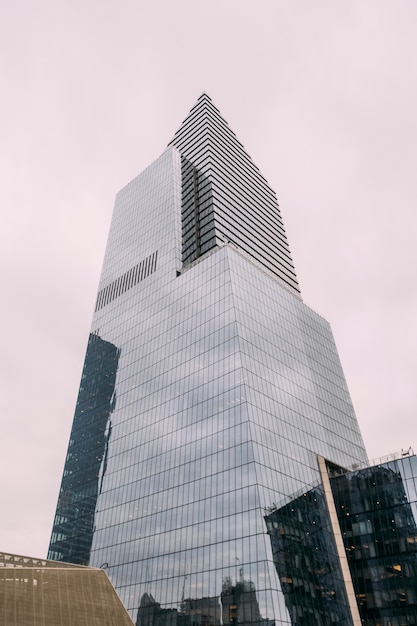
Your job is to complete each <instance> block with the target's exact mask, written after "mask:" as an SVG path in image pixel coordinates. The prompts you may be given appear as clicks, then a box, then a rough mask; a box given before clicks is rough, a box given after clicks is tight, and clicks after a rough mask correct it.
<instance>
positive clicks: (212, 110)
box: [168, 93, 300, 295]
mask: <svg viewBox="0 0 417 626" xmlns="http://www.w3.org/2000/svg"><path fill="white" fill-rule="evenodd" d="M168 145H170V146H174V147H175V148H177V149H178V151H179V152H180V154H181V157H182V179H183V197H182V205H183V263H184V264H185V265H187V264H188V263H191V262H192V261H194V260H195V259H197V258H198V257H200V256H201V255H202V254H204V253H205V252H207V251H208V250H210V249H212V248H214V247H215V246H216V245H221V244H222V243H226V242H227V243H232V244H234V245H235V246H236V247H237V248H238V249H239V250H241V251H243V252H244V253H246V254H247V255H249V256H250V257H251V258H252V259H254V260H256V261H257V262H258V263H260V264H261V265H262V266H263V267H264V268H266V269H267V270H268V271H270V272H272V273H273V274H274V275H275V276H276V277H278V278H280V279H281V281H283V283H284V284H285V285H286V286H287V288H289V289H290V290H291V291H292V292H295V293H296V294H297V295H299V292H300V289H299V286H298V282H297V277H296V274H295V269H294V264H293V261H292V258H291V253H290V250H289V246H288V241H287V237H286V234H285V230H284V225H283V222H282V218H281V213H280V210H279V206H278V202H277V198H276V194H275V192H274V191H273V190H272V189H271V187H270V186H269V184H268V182H267V181H266V179H265V178H264V176H262V174H261V172H260V171H259V169H258V167H257V166H256V165H255V164H254V163H253V161H252V159H251V158H250V156H249V155H248V153H247V152H246V150H245V149H244V147H243V145H242V144H241V143H240V141H239V140H238V138H237V137H236V135H235V134H234V132H233V131H232V130H231V128H230V127H229V125H228V123H227V122H226V121H225V120H224V119H223V117H222V116H221V114H220V111H219V110H218V109H217V108H216V107H215V106H214V104H213V102H212V100H211V98H210V97H209V96H208V95H207V94H206V93H203V94H202V95H201V96H200V97H199V98H198V100H197V102H196V104H195V105H194V106H193V108H192V109H191V111H190V113H189V114H188V116H187V117H186V118H185V120H184V122H183V123H182V125H181V127H180V128H179V129H178V131H177V132H176V133H175V135H174V137H173V139H172V140H171V141H170V142H169V144H168Z"/></svg>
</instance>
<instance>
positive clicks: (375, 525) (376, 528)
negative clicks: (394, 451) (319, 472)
mask: <svg viewBox="0 0 417 626" xmlns="http://www.w3.org/2000/svg"><path fill="white" fill-rule="evenodd" d="M329 467H330V472H329V473H330V486H331V492H332V496H331V497H332V499H333V502H334V505H335V511H336V515H337V531H336V533H334V530H332V526H331V523H330V515H329V506H328V505H329V502H328V500H326V498H325V497H324V491H323V487H322V485H318V486H316V487H315V488H313V489H311V490H310V491H307V492H306V493H304V494H302V495H300V496H298V497H295V498H294V499H290V501H289V502H287V503H286V504H284V505H283V506H280V507H278V508H277V509H276V510H275V511H273V512H272V513H270V514H269V515H267V516H266V518H265V519H266V523H267V527H268V533H269V535H270V538H271V546H272V550H273V555H274V562H275V566H276V569H277V573H278V576H279V578H280V581H281V584H282V589H283V591H284V594H285V598H286V602H287V607H288V609H289V612H290V614H291V618H292V623H293V624H312V623H314V624H316V625H318V626H330V625H331V624H351V623H352V622H351V621H350V620H351V617H350V611H349V606H348V602H347V592H346V588H345V586H344V582H343V576H342V563H341V559H339V557H338V555H337V550H336V537H335V535H336V534H338V535H339V536H340V537H341V539H342V542H343V547H344V556H345V558H346V561H347V564H348V567H349V571H350V577H351V581H352V584H353V589H354V595H355V598H354V600H355V602H356V604H357V607H358V609H359V615H360V623H361V624H363V625H364V626H406V625H408V624H417V587H416V584H417V490H416V488H417V457H416V456H410V457H406V458H401V459H397V460H393V461H391V462H389V463H385V464H382V465H377V466H374V467H367V468H365V469H359V470H356V471H354V472H346V471H345V470H342V469H341V468H338V470H337V471H336V472H335V468H334V466H332V465H331V464H330V466H329Z"/></svg>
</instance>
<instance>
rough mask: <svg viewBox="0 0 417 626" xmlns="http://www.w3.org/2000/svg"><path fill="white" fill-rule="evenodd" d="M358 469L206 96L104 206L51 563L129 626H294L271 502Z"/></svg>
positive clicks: (332, 359)
mask: <svg viewBox="0 0 417 626" xmlns="http://www.w3.org/2000/svg"><path fill="white" fill-rule="evenodd" d="M318 454H319V455H321V456H323V457H325V458H326V459H329V460H330V461H331V462H333V463H335V464H337V465H340V466H343V467H349V466H352V465H353V464H355V463H358V462H364V461H366V453H365V450H364V446H363V442H362V438H361V435H360V432H359V427H358V424H357V421H356V417H355V414H354V410H353V407H352V404H351V400H350V396H349V392H348V389H347V386H346V382H345V379H344V375H343V372H342V369H341V365H340V361H339V357H338V354H337V350H336V347H335V344H334V340H333V336H332V333H331V329H330V327H329V324H328V323H327V322H326V321H325V320H324V319H323V318H322V317H320V316H319V315H318V314H317V313H315V312H313V311H312V310H311V309H309V308H308V306H306V305H305V304H304V303H303V301H302V299H301V295H300V291H299V286H298V282H297V278H296V275H295V270H294V266H293V262H292V259H291V255H290V251H289V247H288V243H287V239H286V236H285V231H284V227H283V223H282V218H281V215H280V210H279V207H278V203H277V200H276V196H275V193H274V192H273V191H272V189H271V188H270V187H269V185H268V183H267V182H266V180H265V179H264V177H263V176H262V174H261V173H260V172H259V170H258V168H257V167H256V166H255V165H254V164H253V162H252V160H251V159H250V157H249V156H248V154H247V153H246V152H245V150H244V148H243V146H242V144H241V143H240V142H239V141H238V139H237V138H236V136H235V135H234V133H233V132H232V131H231V130H230V128H229V126H228V124H227V123H226V122H225V121H224V119H223V118H222V117H221V115H220V113H219V111H218V110H217V109H216V107H215V106H214V105H213V103H212V101H211V99H210V98H209V97H208V96H207V95H206V94H203V95H202V96H200V98H199V99H198V101H197V103H196V105H195V106H194V107H193V109H192V110H191V111H190V113H189V115H188V116H187V118H186V119H185V121H184V122H183V124H182V126H181V127H180V129H179V130H178V131H177V133H176V134H175V136H174V138H173V140H172V141H171V142H170V144H169V146H168V148H167V149H166V151H165V152H164V153H163V154H162V156H160V157H159V158H158V159H157V160H156V161H155V162H154V163H153V164H151V165H150V166H149V167H148V168H146V169H145V170H144V171H143V172H142V173H141V174H140V175H139V176H137V177H136V178H135V179H134V180H133V181H131V182H130V183H129V184H128V185H127V186H126V187H124V189H122V190H121V191H120V192H119V193H118V194H117V197H116V203H115V208H114V214H113V218H112V223H111V228H110V234H109V239H108V243H107V248H106V254H105V259H104V264H103V270H102V275H101V279H100V285H99V290H98V296H97V301H96V307H95V312H94V316H93V322H92V326H91V333H90V339H89V343H88V348H87V355H86V359H85V364H84V369H83V374H82V380H81V386H80V391H79V396H78V401H77V406H76V410H75V417H74V423H73V429H72V432H71V436H70V442H69V447H68V453H67V460H66V464H65V468H64V475H63V479H62V484H61V489H60V494H59V500H58V505H57V511H56V516H55V522H54V527H53V532H52V537H51V543H50V550H49V558H51V559H56V560H66V561H70V562H73V563H85V564H87V563H88V564H90V565H93V566H105V567H106V569H107V573H108V574H109V576H110V578H111V580H112V582H113V585H114V586H115V588H116V590H117V591H118V593H119V595H120V598H121V599H122V602H123V603H124V605H125V606H126V608H127V609H128V611H129V612H130V614H131V616H132V618H133V620H134V621H135V620H136V623H137V624H138V625H139V624H140V625H141V626H157V625H158V626H164V625H165V623H166V624H168V622H170V623H173V622H176V623H181V624H184V626H191V624H201V625H203V624H204V625H205V626H206V625H207V626H208V625H213V626H214V625H220V624H224V623H244V624H255V623H256V624H260V623H261V622H262V623H265V624H267V623H268V624H272V622H275V623H276V624H284V623H290V617H289V613H288V610H287V607H286V603H285V600H284V596H283V593H282V590H281V584H280V581H279V578H278V575H277V571H276V568H275V566H274V560H273V556H272V551H271V543H270V540H269V536H268V534H267V528H266V524H265V520H264V514H265V511H264V507H267V506H270V505H271V503H273V502H278V501H280V500H282V498H283V497H286V496H289V495H291V494H293V493H294V492H296V491H297V490H300V489H304V488H305V487H306V485H310V484H312V483H313V482H315V481H317V480H318V479H319V470H318V466H317V455H318Z"/></svg>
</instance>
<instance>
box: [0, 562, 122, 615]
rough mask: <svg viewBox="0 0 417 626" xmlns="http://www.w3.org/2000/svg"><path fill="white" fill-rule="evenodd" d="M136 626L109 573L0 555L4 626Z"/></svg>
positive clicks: (1, 606)
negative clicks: (109, 577)
mask: <svg viewBox="0 0 417 626" xmlns="http://www.w3.org/2000/svg"><path fill="white" fill-rule="evenodd" d="M75 624H76V625H77V626H116V625H117V626H133V622H132V621H131V619H130V617H129V615H128V613H127V611H126V609H125V608H124V606H123V605H122V603H121V602H120V600H119V597H118V595H117V594H116V592H115V590H114V589H113V586H112V584H111V582H110V581H109V579H108V577H107V575H106V572H105V571H104V570H102V569H96V568H92V567H83V566H81V565H71V564H68V563H61V562H57V561H47V560H43V559H34V558H31V557H25V556H17V555H13V554H5V553H4V552H3V553H0V626H74V625H75Z"/></svg>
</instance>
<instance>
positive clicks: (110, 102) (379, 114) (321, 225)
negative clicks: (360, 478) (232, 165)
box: [0, 0, 417, 556]
mask: <svg viewBox="0 0 417 626" xmlns="http://www.w3.org/2000/svg"><path fill="white" fill-rule="evenodd" d="M416 18H417V2H415V0H408V1H406V0H392V1H390V2H387V1H385V0H352V1H349V0H340V1H339V0H328V1H325V0H317V1H314V0H285V1H284V0H256V2H255V1H253V2H249V1H247V0H211V1H210V2H208V1H204V2H203V1H200V0H3V2H2V3H1V5H0V64H1V88H2V89H1V92H2V93H1V98H0V111H1V116H0V125H1V126H0V128H1V135H0V137H1V143H0V150H1V164H0V165H1V179H2V183H1V185H0V198H1V200H0V205H1V211H2V222H1V224H2V226H1V233H2V243H1V247H0V255H1V257H0V258H1V271H2V287H1V293H2V307H1V315H2V326H1V327H2V343H1V345H2V349H1V351H0V354H1V398H0V399H1V406H0V420H1V433H0V499H1V511H2V513H1V516H0V539H1V541H0V550H5V551H9V552H16V553H18V554H29V555H34V556H45V555H46V551H47V546H48V542H49V535H50V531H51V526H52V521H53V515H54V511H55V505H56V500H57V496H58V489H59V484H60V480H61V473H62V468H63V463H64V459H65V453H66V447H67V443H68V436H69V432H70V428H71V423H72V417H73V411H74V406H75V401H76V396H77V392H78V384H79V379H80V375H81V369H82V364H83V359H84V353H85V347H86V342H87V336H88V332H89V327H90V322H91V316H92V311H93V305H94V301H95V296H96V291H97V285H98V280H99V273H100V269H101V263H102V259H103V254H104V248H105V244H106V238H107V232H108V228H109V223H110V218H111V213H112V208H113V202H114V196H115V194H116V192H117V191H118V190H119V189H120V188H121V187H122V186H124V185H125V184H126V183H127V182H128V181H129V180H130V179H132V178H133V177H134V176H135V175H136V174H138V173H139V172H140V171H141V170H142V169H143V168H144V167H146V166H147V165H148V164H149V163H150V162H152V161H153V160H154V159H156V158H157V157H158V156H159V155H160V154H161V153H162V152H163V150H164V149H165V147H166V144H167V143H168V141H169V140H170V139H171V137H172V135H173V134H174V132H175V131H176V129H177V128H178V127H179V125H180V124H181V122H182V120H183V119H184V118H185V116H186V114H187V113H188V111H189V109H190V108H191V107H192V106H193V104H194V102H195V100H196V99H197V97H198V96H199V95H200V93H201V92H202V91H203V90H205V91H207V93H208V94H209V95H210V96H211V98H212V99H213V101H214V103H215V104H216V105H217V107H218V108H219V109H220V111H221V112H222V114H223V116H224V117H225V119H226V120H227V121H228V122H229V124H230V126H231V128H232V129H233V130H234V131H235V132H236V134H237V135H238V137H239V139H240V140H241V141H242V143H243V144H244V146H245V147H246V149H247V151H248V152H249V154H250V155H251V156H252V158H253V160H254V161H255V163H256V164H257V165H258V166H259V167H260V169H261V171H262V172H263V174H264V175H265V176H266V178H267V179H268V181H269V182H270V184H271V186H272V187H273V188H274V189H275V190H276V191H277V194H278V199H279V202H280V205H281V209H282V214H283V218H284V223H285V225H286V230H287V234H288V237H289V241H290V247H291V250H292V254H293V258H294V262H295V266H296V269H297V273H298V277H299V280H300V285H301V289H302V293H303V297H304V301H305V302H306V303H307V304H308V305H310V306H311V307H312V308H313V309H315V310H316V311H318V312H319V313H320V314H322V315H323V316H324V317H326V318H327V319H328V320H329V321H330V323H331V324H332V327H333V331H334V334H335V338H336V343H337V346H338V348H339V353H340V357H341V360H342V364H343V366H344V370H345V374H346V378H347V382H348V385H349V388H350V392H351V395H352V399H353V403H354V406H355V408H356V412H357V415H358V419H359V422H360V425H361V428H362V432H363V435H364V439H365V443H366V445H367V448H368V452H369V456H370V458H375V457H379V456H383V455H385V454H388V453H390V452H392V451H396V450H400V449H401V448H408V446H410V445H411V446H416V451H417V439H416V436H415V423H416V419H415V416H416V410H417V384H416V374H417V328H416V320H417V290H416V274H417V272H416V258H417V238H416V234H417V233H416V231H417V216H416V211H415V206H416V161H417V159H416V150H417V148H416V146H417V121H416V112H417V82H416V60H417V37H416V32H417V24H416Z"/></svg>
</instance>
